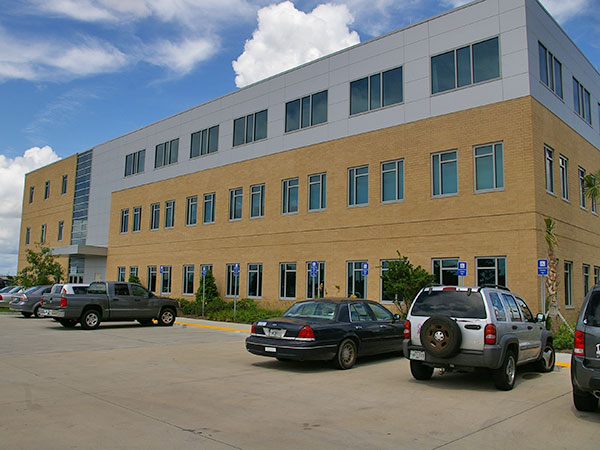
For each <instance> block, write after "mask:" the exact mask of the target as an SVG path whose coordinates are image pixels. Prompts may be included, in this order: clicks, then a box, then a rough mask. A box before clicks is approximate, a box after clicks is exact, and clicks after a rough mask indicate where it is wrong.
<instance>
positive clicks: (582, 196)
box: [577, 166, 587, 211]
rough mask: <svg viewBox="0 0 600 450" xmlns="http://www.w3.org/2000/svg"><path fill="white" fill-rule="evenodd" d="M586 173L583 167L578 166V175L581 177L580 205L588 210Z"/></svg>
mask: <svg viewBox="0 0 600 450" xmlns="http://www.w3.org/2000/svg"><path fill="white" fill-rule="evenodd" d="M585 174H586V171H585V169H584V168H583V167H581V166H577V175H578V177H579V207H580V208H581V209H583V210H584V211H587V199H586V197H585Z"/></svg>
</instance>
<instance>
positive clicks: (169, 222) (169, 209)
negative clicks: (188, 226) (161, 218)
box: [165, 200, 175, 230]
mask: <svg viewBox="0 0 600 450" xmlns="http://www.w3.org/2000/svg"><path fill="white" fill-rule="evenodd" d="M174 227H175V200H167V201H165V230H169V229H171V228H174Z"/></svg>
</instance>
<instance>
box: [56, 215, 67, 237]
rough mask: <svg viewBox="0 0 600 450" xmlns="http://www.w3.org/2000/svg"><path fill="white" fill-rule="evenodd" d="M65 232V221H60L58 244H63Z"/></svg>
mask: <svg viewBox="0 0 600 450" xmlns="http://www.w3.org/2000/svg"><path fill="white" fill-rule="evenodd" d="M64 231H65V221H64V220H59V221H58V233H57V236H56V240H57V241H58V242H62V240H63V237H64Z"/></svg>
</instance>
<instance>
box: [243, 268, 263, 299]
mask: <svg viewBox="0 0 600 450" xmlns="http://www.w3.org/2000/svg"><path fill="white" fill-rule="evenodd" d="M247 270H248V282H247V291H246V293H247V295H248V298H262V281H263V264H262V263H248V266H247ZM253 280H254V282H255V284H256V286H254V289H255V290H254V291H252V293H253V294H256V295H252V294H251V293H250V292H251V284H252V282H253Z"/></svg>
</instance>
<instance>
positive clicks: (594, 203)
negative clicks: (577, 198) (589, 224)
mask: <svg viewBox="0 0 600 450" xmlns="http://www.w3.org/2000/svg"><path fill="white" fill-rule="evenodd" d="M590 205H591V211H592V214H596V215H598V202H597V200H596V197H592V198H591V199H590Z"/></svg>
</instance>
